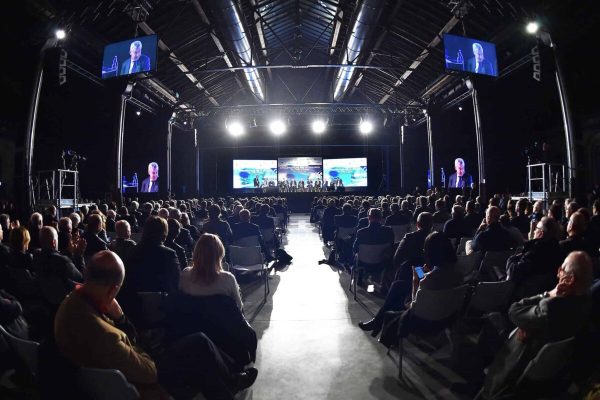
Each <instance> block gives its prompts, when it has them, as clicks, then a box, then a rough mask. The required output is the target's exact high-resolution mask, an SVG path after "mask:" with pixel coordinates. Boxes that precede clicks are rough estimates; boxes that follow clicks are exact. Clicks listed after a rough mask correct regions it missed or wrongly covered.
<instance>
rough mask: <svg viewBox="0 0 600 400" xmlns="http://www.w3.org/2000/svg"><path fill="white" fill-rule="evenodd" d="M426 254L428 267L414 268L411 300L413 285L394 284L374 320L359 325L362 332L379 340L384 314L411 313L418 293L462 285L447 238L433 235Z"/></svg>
mask: <svg viewBox="0 0 600 400" xmlns="http://www.w3.org/2000/svg"><path fill="white" fill-rule="evenodd" d="M423 251H424V255H425V263H424V264H423V265H422V266H421V265H418V266H413V267H412V297H411V298H408V295H409V294H410V293H411V292H410V281H409V282H406V281H403V280H398V281H395V282H394V283H393V284H392V286H391V288H390V290H389V292H388V295H387V297H386V299H385V303H384V304H383V306H382V307H381V308H380V309H379V311H378V312H377V314H376V315H375V318H373V319H371V320H370V321H367V322H362V321H361V322H359V324H358V326H359V327H360V328H361V329H362V330H364V331H371V336H373V337H376V336H377V335H378V334H379V332H380V331H381V328H382V327H383V322H384V315H385V312H386V311H402V310H407V311H410V307H411V306H412V302H413V301H414V299H415V298H416V294H417V291H419V290H444V289H450V288H453V287H457V286H460V285H462V283H463V277H462V275H461V274H460V272H458V271H457V270H456V269H455V267H454V264H455V263H456V253H455V251H454V248H453V247H452V243H450V239H448V238H447V237H446V235H444V234H443V233H440V232H433V233H430V234H429V235H428V236H427V238H426V239H425V244H424V246H423Z"/></svg>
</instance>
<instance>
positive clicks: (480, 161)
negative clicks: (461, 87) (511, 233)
mask: <svg viewBox="0 0 600 400" xmlns="http://www.w3.org/2000/svg"><path fill="white" fill-rule="evenodd" d="M471 97H472V98H473V114H474V116H475V137H476V139H477V172H478V174H479V185H478V186H479V195H480V196H481V197H482V198H483V199H485V198H486V191H485V162H484V153H483V132H482V129H481V116H480V114H479V100H478V98H477V90H476V89H475V88H474V87H473V89H471Z"/></svg>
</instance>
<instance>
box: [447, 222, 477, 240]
mask: <svg viewBox="0 0 600 400" xmlns="http://www.w3.org/2000/svg"><path fill="white" fill-rule="evenodd" d="M472 234H473V232H471V230H470V229H469V228H468V227H467V224H466V223H465V219H464V218H462V217H461V218H451V219H449V220H448V221H446V223H445V224H444V235H446V236H447V237H448V238H450V239H460V238H462V237H469V236H471V235H472Z"/></svg>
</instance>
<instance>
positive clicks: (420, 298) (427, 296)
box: [398, 285, 469, 379]
mask: <svg viewBox="0 0 600 400" xmlns="http://www.w3.org/2000/svg"><path fill="white" fill-rule="evenodd" d="M468 288H469V285H462V286H458V287H455V288H452V289H446V290H418V291H417V295H416V297H415V301H414V303H413V304H412V307H411V311H410V312H412V313H413V315H414V316H415V317H417V318H419V319H421V320H424V321H429V322H436V321H444V320H447V319H450V318H451V317H452V316H455V315H457V314H458V313H459V312H460V311H461V309H462V308H463V305H464V301H465V297H466V295H467V290H468ZM446 329H447V328H446ZM440 331H441V330H440ZM447 336H448V339H450V335H449V333H448V332H447ZM399 339H400V340H399V345H398V353H399V358H400V359H399V361H398V379H402V378H403V369H402V361H403V358H404V344H403V339H404V338H402V337H400V338H399ZM450 344H452V342H451V341H450Z"/></svg>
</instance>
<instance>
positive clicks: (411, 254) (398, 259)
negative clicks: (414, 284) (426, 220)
mask: <svg viewBox="0 0 600 400" xmlns="http://www.w3.org/2000/svg"><path fill="white" fill-rule="evenodd" d="M427 235H429V231H426V230H425V229H419V230H417V231H416V232H410V233H407V234H406V235H404V238H402V240H401V241H400V244H399V245H398V248H397V249H396V253H395V254H394V266H395V267H396V268H398V267H402V266H403V265H404V266H405V267H406V268H403V269H402V270H401V273H402V278H403V279H405V280H412V268H408V267H411V266H413V265H423V263H424V261H425V260H424V255H423V246H424V244H425V238H426V237H427Z"/></svg>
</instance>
